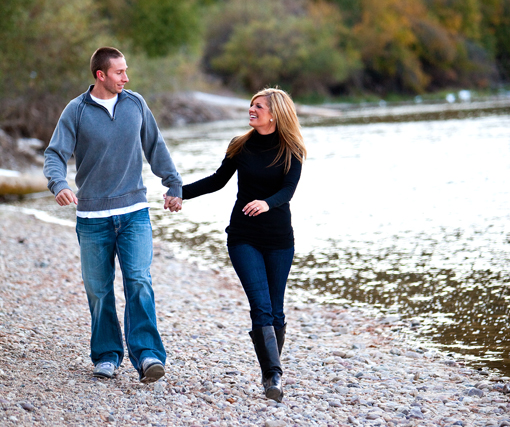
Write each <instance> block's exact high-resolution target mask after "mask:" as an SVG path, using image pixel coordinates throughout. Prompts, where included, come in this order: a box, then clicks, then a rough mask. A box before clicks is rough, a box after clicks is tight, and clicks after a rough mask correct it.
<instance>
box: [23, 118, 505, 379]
mask: <svg viewBox="0 0 510 427" xmlns="http://www.w3.org/2000/svg"><path fill="white" fill-rule="evenodd" d="M470 114H471V113H470ZM464 117H466V116H465V115H464ZM440 118H441V120H440V119H439V118H438V117H435V118H433V119H431V117H426V120H423V117H422V118H419V119H417V121H407V122H406V121H397V122H378V121H376V122H374V123H366V124H365V123H353V124H346V123H338V122H331V121H329V122H327V123H326V122H324V121H322V122H320V121H315V122H312V121H309V122H308V123H306V122H305V123H304V127H303V132H304V136H305V140H306V144H307V148H308V150H309V157H308V160H307V161H306V163H305V166H304V169H303V175H302V178H301V182H300V184H299V187H298V190H297V192H296V194H295V196H294V199H293V201H292V202H291V208H292V212H293V224H294V230H295V236H296V257H295V262H294V266H293V269H292V272H291V277H290V280H289V292H292V293H294V294H298V295H299V296H300V298H302V299H303V300H307V299H310V298H313V299H315V300H319V301H324V302H328V303H338V304H346V303H347V304H350V305H357V306H362V307H367V308H368V309H372V310H377V311H380V312H381V313H383V314H384V315H393V314H399V315H400V316H401V317H402V319H403V320H405V321H408V323H412V324H413V325H417V327H416V328H415V331H416V334H417V335H418V337H419V338H420V339H424V340H425V342H428V343H429V344H428V346H430V347H436V348H438V349H442V350H447V351H449V352H452V353H458V354H461V355H462V356H463V357H464V358H465V359H467V360H468V362H469V363H471V364H473V365H477V366H489V367H491V368H494V369H496V370H498V371H500V372H501V373H503V374H505V375H510V327H509V325H508V323H509V322H508V316H509V314H510V285H509V282H510V111H509V110H508V109H506V110H505V109H503V110H501V109H500V110H495V111H485V112H484V113H483V114H478V115H477V114H471V115H470V116H469V117H467V118H458V116H453V118H450V116H448V117H445V116H442V117H440ZM246 129H247V126H246V121H242V122H224V123H214V124H207V125H195V126H187V127H183V128H177V129H171V130H168V131H166V132H165V138H166V139H167V141H168V143H169V146H170V149H171V151H172V156H173V158H174V160H175V161H176V164H177V167H178V170H179V171H180V172H181V174H182V175H183V178H184V181H185V183H188V182H192V181H194V180H196V179H199V178H201V177H204V176H206V175H209V174H211V173H213V172H214V170H215V169H216V168H217V167H218V166H219V165H220V163H221V160H222V158H223V155H224V152H225V149H226V146H227V144H228V142H229V140H230V139H231V138H232V137H233V136H234V135H237V134H239V133H242V132H244V131H245V130H246ZM144 179H145V182H146V184H147V185H148V187H149V199H150V202H151V206H152V209H151V214H152V217H153V226H154V233H155V235H156V236H157V237H159V238H163V239H166V240H169V241H172V242H173V245H174V247H175V251H176V253H177V254H178V256H180V257H185V258H187V259H192V260H195V261H197V262H198V263H199V264H201V265H204V266H221V267H224V266H228V268H231V267H230V264H229V261H228V256H227V252H226V248H225V242H226V235H225V233H224V229H225V227H226V225H227V224H228V219H229V216H230V211H231V209H232V206H233V203H234V200H235V193H236V178H235V177H234V178H233V179H232V180H231V182H230V183H229V184H228V185H227V186H226V187H225V188H224V189H223V190H221V191H219V192H217V193H215V194H212V195H206V196H203V197H201V198H198V199H195V200H190V201H186V202H185V205H184V209H183V211H182V212H181V213H179V214H171V215H170V214H169V213H168V212H166V211H163V210H162V208H161V202H160V200H161V195H162V193H163V188H162V187H161V184H160V182H159V180H158V179H157V178H155V177H154V176H152V175H151V173H150V170H149V169H148V168H147V170H146V172H145V178H144ZM52 203H54V202H53V201H52V200H51V199H50V198H48V200H46V199H44V200H38V201H37V205H38V206H33V205H32V206H30V207H38V208H39V209H44V210H51V211H53V212H55V211H56V212H57V215H59V216H62V215H63V213H62V210H58V209H57V210H56V209H55V208H54V207H50V205H51V204H52ZM23 205H24V206H27V202H23ZM57 208H58V207H57ZM66 212H67V213H69V212H70V210H67V211H66ZM71 216H72V215H71ZM411 320H412V322H411Z"/></svg>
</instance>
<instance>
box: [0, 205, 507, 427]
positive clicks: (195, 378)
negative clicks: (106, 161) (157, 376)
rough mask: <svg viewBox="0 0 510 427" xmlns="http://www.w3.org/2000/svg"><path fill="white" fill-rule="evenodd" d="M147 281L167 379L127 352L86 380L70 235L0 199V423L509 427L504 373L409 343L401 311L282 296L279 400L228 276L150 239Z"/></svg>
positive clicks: (83, 316) (81, 304)
mask: <svg viewBox="0 0 510 427" xmlns="http://www.w3.org/2000/svg"><path fill="white" fill-rule="evenodd" d="M152 276H153V281H154V292H155V295H156V309H157V313H158V322H159V329H160V332H161V335H162V338H163V342H164V344H165V347H166V350H167V353H168V358H167V364H166V376H165V377H164V378H163V379H161V380H160V381H158V382H157V383H154V384H149V385H144V384H141V383H139V382H138V375H137V373H136V371H135V370H134V368H133V367H132V366H131V364H130V362H129V360H128V358H127V355H126V358H125V359H124V362H123V364H122V366H121V367H120V369H119V370H118V371H117V375H116V377H115V378H113V379H111V380H98V379H96V378H93V377H92V369H93V367H92V363H91V362H90V359H89V356H88V354H89V338H90V315H89V312H88V305H87V302H86V296H85V291H84V289H83V284H82V281H81V273H80V260H79V250H78V243H77V239H76V234H75V232H74V229H73V228H72V227H67V226H64V225H58V224H51V223H47V222H43V221H40V220H38V219H36V218H35V217H33V216H31V215H25V214H22V213H18V212H13V211H9V210H4V209H2V208H1V206H0V425H2V426H96V425H113V426H115V425H118V426H135V425H137V426H138V425H140V426H196V427H198V426H266V427H279V426H282V427H283V426H351V425H362V426H498V427H499V426H510V399H509V396H510V394H508V392H510V378H501V377H498V376H497V375H495V374H494V373H491V372H490V371H478V370H474V369H472V368H469V367H467V366H466V365H464V364H463V363H462V361H458V360H457V361H456V360H453V359H451V358H450V357H448V356H447V355H445V354H442V353H440V352H437V351H428V350H426V349H424V348H421V347H418V348H417V347H416V344H411V343H410V342H407V341H406V338H405V335H404V334H402V333H401V332H399V331H400V327H399V320H398V318H371V317H367V315H366V314H364V313H362V312H361V311H358V310H356V309H354V308H346V307H338V306H324V305H319V304H314V303H306V304H304V303H302V302H299V301H297V300H295V299H294V298H291V297H289V298H287V300H286V314H287V322H288V328H287V340H286V343H285V347H284V352H283V357H282V361H283V368H284V384H285V385H284V389H285V397H284V400H283V402H282V403H276V402H274V401H271V400H267V399H266V398H265V397H263V395H262V387H261V385H260V370H259V367H258V364H257V362H256V358H255V352H254V351H253V348H252V344H251V341H250V338H249V336H248V331H249V329H250V321H249V307H248V303H247V301H246V298H245V296H244V293H243V291H242V289H241V287H240V285H239V283H238V280H237V278H236V277H235V275H234V274H233V271H230V270H225V271H216V270H211V271H204V270H200V269H199V268H198V267H197V266H196V265H193V264H189V263H187V262H185V261H181V260H177V259H176V258H174V257H173V255H172V253H171V251H170V250H169V249H168V247H166V245H165V243H164V242H158V241H155V242H154V263H153V268H152ZM116 288H117V289H116V291H117V301H118V312H119V318H120V319H121V322H122V319H123V308H124V307H123V304H124V294H123V292H122V281H121V275H120V272H118V274H117V279H116Z"/></svg>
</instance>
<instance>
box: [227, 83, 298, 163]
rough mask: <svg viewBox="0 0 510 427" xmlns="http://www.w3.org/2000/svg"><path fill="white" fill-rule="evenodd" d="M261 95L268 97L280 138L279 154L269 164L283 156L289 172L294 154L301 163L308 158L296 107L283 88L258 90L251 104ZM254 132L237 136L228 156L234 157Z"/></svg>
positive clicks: (253, 130) (228, 151)
mask: <svg viewBox="0 0 510 427" xmlns="http://www.w3.org/2000/svg"><path fill="white" fill-rule="evenodd" d="M259 96H264V97H265V98H266V101H267V105H268V107H269V112H270V113H271V114H272V115H273V117H274V120H275V122H276V130H277V132H278V137H279V140H280V149H279V150H278V154H277V155H276V158H275V159H274V161H273V163H271V164H270V165H269V166H274V165H275V164H276V163H278V162H279V161H280V159H282V157H283V165H284V171H285V173H287V172H288V171H289V169H290V164H291V160H292V156H295V157H296V158H297V159H298V160H299V161H300V162H301V163H303V161H304V159H305V158H306V148H305V143H304V141H303V136H302V135H301V127H300V125H299V120H298V117H297V114H296V107H295V106H294V102H293V101H292V99H291V98H290V96H289V95H288V94H287V93H286V92H285V91H283V90H281V89H277V88H269V89H264V90H261V91H260V92H257V93H256V94H255V95H253V97H252V98H251V103H250V105H253V101H254V100H255V99H256V98H258V97H259ZM253 132H255V129H251V130H249V131H248V132H246V133H245V134H244V135H241V136H237V137H235V138H234V139H233V140H232V142H231V143H230V145H229V146H228V148H227V157H229V158H232V157H234V156H235V155H236V154H238V153H240V152H241V150H242V149H243V147H244V144H245V143H246V141H248V139H250V136H251V135H252V134H253Z"/></svg>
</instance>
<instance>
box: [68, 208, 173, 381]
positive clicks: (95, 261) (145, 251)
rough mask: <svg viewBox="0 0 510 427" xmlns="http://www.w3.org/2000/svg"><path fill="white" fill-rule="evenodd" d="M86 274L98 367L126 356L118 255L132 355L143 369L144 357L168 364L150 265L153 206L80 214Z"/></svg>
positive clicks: (92, 344)
mask: <svg viewBox="0 0 510 427" xmlns="http://www.w3.org/2000/svg"><path fill="white" fill-rule="evenodd" d="M76 233H77V235H78V241H79V243H80V252H81V266H82V277H83V282H84V284H85V290H86V292H87V298H88V302H89V308H90V314H91V316H92V336H91V340H90V347H91V354H90V356H91V359H92V362H93V363H94V365H96V364H97V363H98V362H105V361H110V362H113V363H114V364H115V366H119V365H120V364H121V362H122V359H123V358H124V346H123V342H122V331H121V327H120V324H119V320H118V318H117V311H116V308H115V293H114V284H113V282H114V279H115V256H117V258H118V260H119V265H120V268H121V271H122V278H123V281H124V295H125V299H126V307H125V310H124V333H125V337H126V344H127V348H128V353H129V358H130V360H131V363H132V364H133V366H134V367H135V368H136V369H137V370H138V372H140V370H141V361H142V360H143V359H144V358H146V357H155V358H157V359H159V360H160V361H161V362H162V363H163V364H164V363H165V361H166V352H165V349H164V347H163V343H162V342H161V337H160V335H159V333H158V329H157V324H156V309H155V303H154V293H153V290H152V279H151V275H150V266H151V262H152V227H151V223H150V217H149V210H148V209H142V210H139V211H136V212H132V213H128V214H124V215H116V216H112V217H108V218H80V217H78V218H77V224H76Z"/></svg>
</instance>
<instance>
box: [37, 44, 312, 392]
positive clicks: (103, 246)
mask: <svg viewBox="0 0 510 427" xmlns="http://www.w3.org/2000/svg"><path fill="white" fill-rule="evenodd" d="M90 66H91V71H92V74H93V77H94V79H95V84H93V85H91V86H90V87H89V89H88V91H87V92H85V93H83V94H82V95H80V96H78V97H77V98H75V99H73V100H72V101H71V102H70V103H69V104H68V105H67V106H66V108H65V109H64V111H63V113H62V115H61V117H60V119H59V122H58V124H57V126H56V128H55V131H54V133H53V136H52V138H51V141H50V144H49V146H48V148H47V149H46V152H45V164H44V173H45V175H46V177H47V178H48V188H49V189H50V191H51V192H52V193H53V194H54V195H55V199H56V201H57V203H58V204H59V205H60V206H67V205H69V204H72V203H74V204H76V206H77V210H76V214H77V223H76V233H77V236H78V242H79V245H80V254H81V265H82V277H83V282H84V285H85V290H86V293H87V299H88V303H89V308H90V313H91V318H92V321H91V340H90V346H91V354H90V356H91V359H92V362H93V364H94V372H93V375H94V376H96V377H103V378H111V377H112V376H113V375H114V374H115V369H116V368H118V367H119V366H120V364H121V363H122V360H123V357H124V345H123V339H122V331H121V327H120V324H119V321H118V318H117V312H116V306H115V295H114V287H113V283H114V276H115V257H117V259H118V262H119V266H120V268H121V271H122V278H123V284H124V294H125V300H126V306H125V310H124V335H125V341H126V344H127V349H128V354H129V358H130V361H131V363H132V364H133V366H134V367H135V369H136V370H137V371H138V373H139V378H140V381H141V382H143V383H151V382H154V381H157V380H158V379H160V378H161V377H162V376H163V375H164V374H165V368H164V366H165V362H166V352H165V349H164V346H163V343H162V341H161V337H160V335H159V332H158V329H157V323H156V310H155V303H154V293H153V290H152V280H151V275H150V266H151V263H152V229H151V223H150V218H149V205H148V202H147V198H146V188H145V186H144V184H143V182H142V166H143V157H145V159H146V160H147V161H148V163H149V164H150V167H151V170H152V172H153V173H154V174H155V175H157V176H158V177H160V178H161V182H162V184H163V186H165V187H167V188H168V190H167V192H166V194H165V195H164V208H165V209H168V210H170V211H171V212H178V211H180V210H181V209H182V200H183V199H191V198H194V197H198V196H200V195H202V194H206V193H211V192H214V191H217V190H219V189H221V188H222V187H223V186H225V184H226V183H227V182H228V181H229V180H230V179H231V178H232V176H233V175H234V173H235V172H236V171H237V174H238V194H237V200H236V202H235V205H234V208H233V210H232V214H231V217H230V224H229V226H228V227H227V230H226V231H227V233H228V237H227V246H228V252H229V256H230V259H231V261H232V265H233V266H234V269H235V271H236V273H237V275H238V276H239V279H240V281H241V284H242V286H243V288H244V290H245V292H246V295H247V297H248V300H249V303H250V310H251V311H250V315H251V321H252V331H251V332H250V336H251V339H252V341H253V345H254V348H255V353H256V355H257V358H258V361H259V364H260V367H261V371H262V384H263V387H264V393H265V395H266V397H268V398H270V399H274V400H276V401H281V400H282V397H283V389H282V384H281V376H282V373H283V372H282V367H281V362H280V355H281V352H282V347H283V343H284V340H285V328H286V323H285V315H284V309H283V303H284V294H285V288H286V282H287V277H288V274H289V271H290V267H291V264H292V259H293V256H294V237H293V231H292V225H291V214H290V209H289V201H290V199H291V198H292V196H293V194H294V191H295V189H296V186H297V184H298V181H299V178H300V175H301V165H302V163H303V160H304V158H305V157H306V149H305V146H304V143H303V138H302V136H301V132H300V127H299V122H298V118H297V115H296V112H295V108H294V104H293V102H292V100H291V99H290V97H289V96H288V95H287V94H286V93H285V92H284V91H282V90H279V89H265V90H262V91H260V92H259V93H257V94H255V95H254V96H253V98H252V101H251V106H250V109H249V120H250V122H249V123H250V126H251V127H252V129H250V130H249V131H248V132H247V133H245V134H244V135H241V136H238V137H235V138H234V139H233V140H232V141H231V142H230V144H229V145H228V148H227V152H226V155H225V158H224V159H223V162H222V163H221V165H220V167H219V168H218V169H217V170H216V172H215V173H214V174H213V175H211V176H209V177H206V178H204V179H202V180H199V181H197V182H194V183H192V184H189V185H184V186H183V185H182V179H181V177H180V175H179V173H178V172H177V170H176V168H175V165H174V163H173V161H172V158H171V156H170V153H169V152H168V149H167V147H166V145H165V142H164V140H163V137H162V136H161V133H160V131H159V129H158V126H157V124H156V121H155V119H154V117H153V115H152V113H151V111H150V110H149V108H148V106H147V104H146V102H145V100H144V99H143V97H142V96H140V95H139V94H138V93H135V92H132V91H129V90H125V89H124V85H125V84H126V83H128V81H129V79H128V77H127V64H126V60H125V58H124V56H123V54H122V53H121V52H120V51H118V50H117V49H115V48H111V47H103V48H99V49H98V50H96V52H94V54H93V55H92V58H91V62H90ZM73 155H74V157H75V161H76V177H75V181H76V185H77V187H78V191H77V192H76V194H75V193H74V192H73V191H72V189H71V188H70V186H69V184H68V183H67V163H68V161H69V159H70V158H71V156H73Z"/></svg>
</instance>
